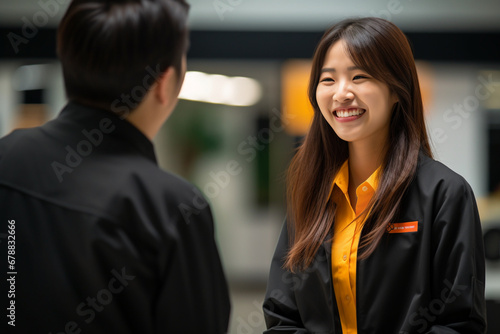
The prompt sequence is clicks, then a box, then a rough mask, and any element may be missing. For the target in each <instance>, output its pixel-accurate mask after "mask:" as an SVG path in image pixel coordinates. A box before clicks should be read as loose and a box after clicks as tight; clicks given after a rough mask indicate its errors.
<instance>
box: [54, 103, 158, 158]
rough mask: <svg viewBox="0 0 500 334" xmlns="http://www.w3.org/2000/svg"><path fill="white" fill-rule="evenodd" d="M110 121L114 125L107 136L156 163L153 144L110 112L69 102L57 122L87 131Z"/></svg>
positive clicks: (132, 126)
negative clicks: (73, 125) (129, 146)
mask: <svg viewBox="0 0 500 334" xmlns="http://www.w3.org/2000/svg"><path fill="white" fill-rule="evenodd" d="M106 118H108V119H110V120H111V122H112V124H113V125H114V128H113V130H112V131H111V132H110V133H109V134H108V135H109V136H112V137H115V138H117V139H119V140H120V141H124V142H126V143H127V144H129V145H131V146H132V147H134V148H135V149H136V150H137V151H138V152H139V153H140V154H141V155H143V156H145V157H146V158H148V159H149V160H151V161H153V162H154V163H157V160H156V155H155V152H154V146H153V143H152V142H151V141H150V140H149V139H148V138H147V137H146V136H145V135H144V134H143V133H142V132H141V131H140V130H139V129H137V128H136V127H135V126H134V125H132V124H131V123H130V122H128V121H127V120H125V119H123V118H121V117H119V116H118V115H116V114H114V113H112V112H111V111H108V110H104V109H98V108H94V107H89V106H85V105H82V104H79V103H76V102H69V103H68V104H67V105H66V106H65V107H64V108H63V110H62V111H61V113H60V114H59V116H58V118H57V119H58V120H60V121H62V122H70V123H73V124H75V125H78V126H80V127H82V128H85V129H87V130H91V129H92V128H96V125H98V124H99V123H100V122H101V121H102V120H103V119H106Z"/></svg>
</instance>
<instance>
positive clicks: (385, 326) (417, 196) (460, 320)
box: [263, 154, 486, 334]
mask: <svg viewBox="0 0 500 334" xmlns="http://www.w3.org/2000/svg"><path fill="white" fill-rule="evenodd" d="M411 221H418V231H417V232H407V233H386V234H385V235H384V236H383V238H382V241H381V243H380V245H379V246H378V248H377V249H376V250H375V252H374V253H373V254H372V255H371V256H370V257H369V258H368V259H366V260H362V261H360V260H358V262H357V272H356V313H357V324H358V333H359V334H409V333H412V334H413V333H443V334H444V333H467V334H474V333H485V331H486V310H485V298H484V275H485V273H484V270H485V264H484V250H483V239H482V232H481V223H480V220H479V215H478V212H477V207H476V202H475V199H474V195H473V193H472V190H471V188H470V186H469V184H468V183H467V182H466V181H465V180H464V179H463V178H462V177H461V176H459V175H458V174H456V173H454V172H453V171H451V170H450V169H448V168H447V167H445V166H444V165H443V164H441V163H439V162H436V161H434V160H432V159H430V158H428V157H426V156H425V155H423V154H421V155H420V159H419V163H418V168H417V172H416V176H415V178H414V180H413V181H412V183H411V185H410V187H409V189H408V190H407V191H406V193H405V195H404V198H403V201H402V210H400V214H399V216H398V218H397V219H396V220H395V221H394V223H399V222H411ZM362 233H363V232H362ZM288 247H289V246H288V232H287V226H286V224H285V226H284V228H283V231H282V233H281V236H280V238H279V241H278V245H277V248H276V253H275V254H274V258H273V261H272V265H271V271H270V276H269V282H268V287H267V293H266V298H265V301H264V306H263V308H264V315H265V318H266V323H267V327H268V331H266V332H265V333H324V334H326V333H329V334H333V333H342V329H341V326H340V320H339V314H338V309H337V305H336V301H335V295H334V289H333V284H332V272H331V242H330V241H325V242H324V243H323V244H322V246H321V247H320V248H319V250H318V253H317V254H316V257H315V259H314V262H313V263H312V265H311V266H310V267H309V268H308V269H306V270H304V271H302V272H297V273H292V272H289V271H287V270H284V269H283V258H284V257H285V254H286V250H287V249H288Z"/></svg>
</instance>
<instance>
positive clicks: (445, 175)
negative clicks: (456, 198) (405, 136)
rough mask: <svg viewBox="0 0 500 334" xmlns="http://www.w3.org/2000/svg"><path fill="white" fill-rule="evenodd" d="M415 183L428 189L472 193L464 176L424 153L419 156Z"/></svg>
mask: <svg viewBox="0 0 500 334" xmlns="http://www.w3.org/2000/svg"><path fill="white" fill-rule="evenodd" d="M415 181H416V182H417V183H418V184H419V185H420V186H423V187H425V188H426V189H438V190H441V191H446V192H448V191H451V192H457V191H461V192H469V191H470V192H472V190H471V187H470V185H469V183H468V182H467V180H465V178H464V177H463V176H461V175H460V174H458V173H456V172H455V171H453V170H452V169H451V168H450V167H448V166H446V165H445V164H443V163H442V162H439V161H437V160H434V159H433V158H431V157H429V156H427V155H425V154H423V153H421V154H420V156H419V160H418V164H417V170H416V175H415Z"/></svg>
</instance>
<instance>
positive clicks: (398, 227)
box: [387, 221, 418, 233]
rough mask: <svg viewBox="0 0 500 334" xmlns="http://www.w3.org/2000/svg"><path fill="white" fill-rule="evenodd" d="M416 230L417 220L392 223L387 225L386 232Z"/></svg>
mask: <svg viewBox="0 0 500 334" xmlns="http://www.w3.org/2000/svg"><path fill="white" fill-rule="evenodd" d="M417 231H418V221H414V222H407V223H394V224H389V225H388V226H387V232H388V233H409V232H417Z"/></svg>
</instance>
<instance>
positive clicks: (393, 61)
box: [285, 18, 432, 270]
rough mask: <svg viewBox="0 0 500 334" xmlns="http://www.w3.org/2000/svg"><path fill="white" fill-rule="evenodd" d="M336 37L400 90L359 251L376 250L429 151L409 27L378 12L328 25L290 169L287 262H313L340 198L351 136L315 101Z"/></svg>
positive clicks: (294, 264)
mask: <svg viewBox="0 0 500 334" xmlns="http://www.w3.org/2000/svg"><path fill="white" fill-rule="evenodd" d="M339 40H343V41H345V43H346V45H347V51H348V53H349V55H350V57H351V59H352V61H353V62H354V64H355V65H356V66H359V67H360V68H362V69H364V70H365V71H366V72H367V73H368V74H370V75H371V76H373V78H375V79H377V80H380V81H382V82H384V83H386V84H387V85H388V87H389V89H390V90H391V91H392V92H394V93H395V94H396V95H397V97H398V102H397V103H396V105H395V108H394V110H393V113H392V116H391V117H392V118H391V124H390V134H389V140H388V143H387V148H386V152H387V153H386V155H385V158H384V161H383V163H382V172H381V175H380V181H379V186H378V189H377V191H376V193H375V195H374V196H373V198H372V200H371V202H370V204H369V206H368V208H369V212H370V214H369V216H368V217H367V219H366V221H365V223H364V227H363V233H362V239H361V241H360V248H359V249H360V253H359V255H358V258H359V259H365V258H367V257H368V256H370V254H372V253H373V251H374V250H375V248H376V247H377V245H378V244H379V243H380V240H381V238H382V236H383V234H384V233H385V231H386V228H387V224H388V223H389V222H391V220H393V219H394V218H395V215H396V214H397V210H398V208H399V206H400V203H401V198H402V196H403V194H404V193H405V191H406V189H407V188H408V186H409V185H410V183H411V181H412V179H413V176H414V175H415V171H416V167H417V161H418V156H419V152H420V151H422V152H423V153H424V154H426V155H428V156H429V157H432V152H431V149H430V146H429V141H428V137H427V131H426V127H425V121H424V114H423V105H422V97H421V94H420V87H419V83H418V77H417V70H416V67H415V61H414V59H413V54H412V50H411V47H410V44H409V42H408V40H407V38H406V36H405V35H404V33H403V32H402V31H401V30H400V29H399V28H398V27H396V26H395V25H394V24H393V23H391V22H389V21H386V20H383V19H379V18H361V19H348V20H344V21H342V22H340V23H338V24H336V25H334V26H333V27H331V28H330V29H329V30H327V31H326V32H325V34H324V35H323V37H322V39H321V41H320V42H319V44H318V46H317V48H316V51H315V54H314V58H313V64H312V71H311V77H310V82H309V91H308V94H309V100H310V102H311V104H312V106H313V109H314V116H313V121H312V124H311V128H310V130H309V132H308V133H307V135H306V137H305V138H304V141H303V143H302V145H301V146H300V147H299V148H298V151H297V153H296V155H295V156H294V158H293V159H292V162H291V164H290V167H289V169H288V174H287V211H288V225H289V229H288V230H289V233H290V236H289V237H290V241H291V243H290V244H291V248H290V249H289V251H288V255H287V258H286V261H285V267H286V268H288V269H289V270H295V269H304V268H306V267H307V266H309V265H310V264H311V262H312V260H313V258H314V255H315V254H316V252H317V250H318V248H319V246H320V245H321V243H322V242H324V241H325V239H326V238H327V237H329V236H331V233H333V229H332V226H333V223H334V220H335V211H336V203H334V202H333V200H332V198H331V197H330V191H331V186H332V182H333V179H334V177H335V175H336V173H337V172H338V171H339V169H340V167H341V166H342V164H343V163H344V162H345V161H346V160H347V158H348V156H349V150H348V147H347V142H345V141H344V140H342V139H340V138H339V137H338V136H337V135H336V133H335V132H334V131H333V129H332V128H331V126H330V125H329V124H328V123H327V121H326V120H325V119H324V118H323V116H322V114H321V111H320V109H319V106H318V103H317V101H316V88H317V85H318V82H319V76H320V71H321V68H322V67H323V63H324V60H325V55H326V53H327V51H328V50H329V48H330V47H331V46H332V45H333V44H334V43H336V42H337V41H339Z"/></svg>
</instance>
